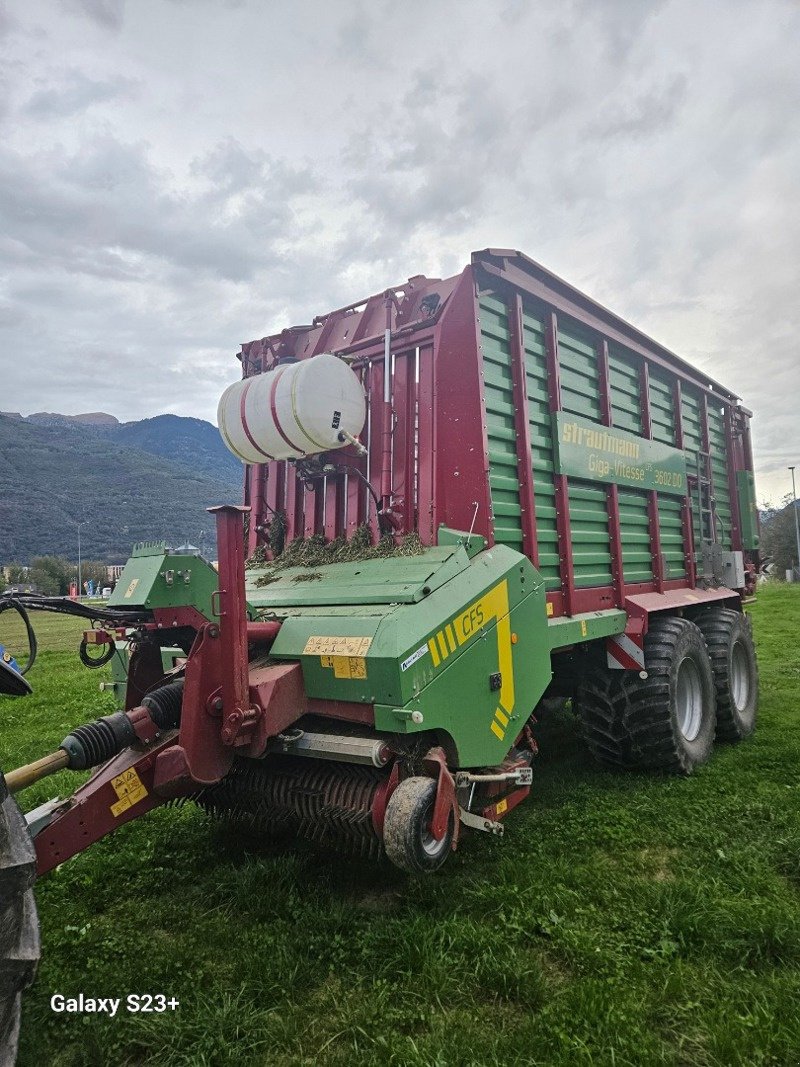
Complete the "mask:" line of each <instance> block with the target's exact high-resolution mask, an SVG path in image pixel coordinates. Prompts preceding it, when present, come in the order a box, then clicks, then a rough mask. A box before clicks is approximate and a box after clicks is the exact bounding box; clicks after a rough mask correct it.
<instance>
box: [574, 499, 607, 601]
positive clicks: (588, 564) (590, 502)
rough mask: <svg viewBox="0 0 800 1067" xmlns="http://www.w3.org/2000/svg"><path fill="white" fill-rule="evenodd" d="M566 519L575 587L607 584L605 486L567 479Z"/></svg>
mask: <svg viewBox="0 0 800 1067" xmlns="http://www.w3.org/2000/svg"><path fill="white" fill-rule="evenodd" d="M569 521H570V526H571V528H572V563H573V567H574V572H575V585H576V587H578V588H584V587H587V586H593V585H610V584H611V552H610V535H609V531H608V503H607V495H606V488H605V486H604V485H594V484H592V483H591V482H580V481H577V480H576V479H570V481H569Z"/></svg>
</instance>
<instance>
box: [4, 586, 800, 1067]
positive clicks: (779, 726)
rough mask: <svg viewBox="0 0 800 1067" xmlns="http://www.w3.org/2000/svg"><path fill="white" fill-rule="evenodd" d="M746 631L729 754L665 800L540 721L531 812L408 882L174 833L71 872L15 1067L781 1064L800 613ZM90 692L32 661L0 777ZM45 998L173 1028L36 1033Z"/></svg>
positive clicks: (47, 739)
mask: <svg viewBox="0 0 800 1067" xmlns="http://www.w3.org/2000/svg"><path fill="white" fill-rule="evenodd" d="M752 612H753V617H754V621H755V630H756V637H757V642H758V647H759V658H760V667H761V677H762V700H761V711H760V722H759V726H758V729H757V732H756V735H755V737H754V738H753V739H752V740H751V741H748V742H746V743H744V744H742V745H720V746H718V747H717V750H716V753H715V756H714V758H713V759H712V761H711V762H710V763H709V765H708V766H707V767H705V768H703V769H702V770H701V771H700V772H699V773H697V774H696V775H695V776H693V777H692V778H689V779H669V778H653V777H649V776H646V775H640V774H630V775H620V774H614V773H611V772H607V771H604V770H601V769H599V768H597V767H596V766H595V765H594V764H593V763H592V762H591V760H590V758H589V757H588V755H587V754H586V752H585V749H584V748H583V745H582V744H581V742H580V740H579V738H578V735H577V731H576V729H575V725H574V722H573V720H572V719H571V717H570V715H569V714H568V713H566V712H559V713H557V714H555V715H553V716H552V717H551V718H550V719H549V720H548V721H545V722H542V723H541V724H540V725H539V726H537V739H538V741H539V743H540V746H541V756H540V758H539V760H538V761H537V763H536V766H535V772H534V788H533V790H532V794H531V797H530V798H529V800H527V801H526V803H525V804H524V805H523V806H522V807H521V808H520V809H518V810H517V811H516V812H514V813H513V814H512V815H511V816H510V817H509V819H508V820H507V822H506V836H505V838H504V839H503V840H502V841H498V840H495V839H490V838H488V837H486V836H479V835H474V834H469V835H468V834H464V836H463V838H462V845H461V847H460V848H459V850H458V852H457V853H455V854H454V855H453V856H452V858H451V859H450V860H449V861H448V863H447V864H446V865H445V867H444V868H443V869H442V871H441V872H440V873H439V874H437V875H436V876H434V877H432V878H430V879H428V880H423V881H414V880H410V879H407V878H405V877H404V876H403V875H401V874H400V873H398V872H396V871H395V870H393V869H392V868H389V867H374V866H370V865H365V864H362V863H359V862H355V861H353V860H348V859H340V858H336V857H332V856H329V855H326V854H323V853H320V852H317V851H315V850H314V849H313V848H310V847H308V846H305V845H302V846H300V847H298V848H295V849H287V848H285V847H283V848H281V847H277V846H275V845H267V844H264V845H259V844H254V843H253V841H252V839H250V840H249V841H248V842H247V844H246V845H245V844H243V843H242V841H239V840H237V839H236V838H232V837H230V836H229V835H228V836H226V835H225V834H224V833H223V832H222V831H220V830H219V829H217V828H216V827H215V826H214V824H212V823H211V822H210V821H209V820H207V819H206V818H205V817H204V816H203V814H202V813H201V812H200V811H199V810H197V809H196V808H194V807H192V806H191V805H187V806H185V807H183V808H169V809H167V808H163V809H160V810H157V811H155V812H153V813H151V814H150V815H149V816H146V817H145V818H143V819H141V820H138V821H136V822H134V823H132V824H131V825H130V826H127V827H125V828H123V829H121V830H120V831H119V832H118V833H117V834H114V835H112V836H111V837H109V838H107V839H105V840H104V841H101V842H99V843H98V844H96V845H94V846H92V848H91V849H90V850H89V851H87V852H86V853H84V854H83V855H81V856H78V857H76V858H75V859H73V860H71V861H69V862H68V863H66V864H64V865H63V866H62V867H61V868H60V869H58V870H57V871H55V872H54V873H53V874H51V875H49V876H47V877H46V878H44V879H42V881H41V882H40V883H39V885H38V887H37V897H38V901H39V909H40V915H41V920H42V933H43V946H44V957H43V961H42V966H41V968H40V973H39V977H38V979H37V982H36V984H35V986H34V987H33V989H32V990H31V991H30V993H29V994H28V996H27V1000H26V1007H25V1014H24V1017H23V1033H22V1052H21V1057H20V1064H21V1065H22V1067H41V1065H42V1064H47V1065H48V1067H83V1065H90V1064H91V1065H94V1064H101V1065H102V1064H109V1065H111V1064H113V1065H114V1067H132V1065H138V1064H145V1063H151V1064H157V1065H159V1067H178V1065H181V1067H190V1065H192V1067H194V1065H199V1067H212V1065H213V1067H217V1065H219V1067H223V1065H229V1064H230V1065H234V1064H236V1065H245V1067H250V1065H253V1067H256V1065H259V1067H261V1065H270V1067H272V1065H279V1067H281V1065H286V1067H289V1065H304V1064H308V1065H315V1064H326V1065H327V1064H331V1065H342V1067H345V1065H346V1067H350V1065H352V1064H354V1063H358V1064H359V1065H361V1064H368V1065H372V1064H374V1065H376V1067H377V1065H384V1064H392V1065H398V1067H400V1065H403V1067H404V1065H412V1064H415V1065H417V1064H418V1065H426V1067H427V1065H434V1064H436V1065H438V1064H441V1065H445V1067H449V1065H451V1064H454V1065H461V1064H463V1065H484V1064H502V1065H506V1064H512V1065H515V1064H519V1065H523V1064H547V1065H550V1064H552V1065H558V1067H575V1065H578V1067H582V1065H587V1067H594V1065H600V1067H605V1065H606V1064H608V1065H611V1064H613V1065H615V1067H643V1065H644V1067H648V1065H650V1064H654V1065H656V1064H668V1065H675V1067H678V1065H681V1067H685V1065H696V1067H728V1065H741V1067H751V1065H762V1067H767V1065H774V1067H785V1065H789V1064H795V1063H798V1062H800V1015H798V1012H797V1004H798V999H799V998H800V717H798V711H799V710H800V707H799V704H800V700H799V698H798V678H799V677H800V674H799V671H800V650H798V646H797V638H796V635H797V632H798V630H799V629H800V589H797V588H792V587H785V586H768V587H766V588H765V589H763V590H762V591H760V593H759V600H758V603H757V604H756V605H755V606H754V608H753V609H752ZM73 640H74V638H73V636H70V639H69V641H68V642H67V647H70V648H72V647H73ZM42 643H43V644H44V642H42ZM102 675H103V672H89V671H86V670H85V669H83V668H81V667H80V666H79V665H78V664H77V661H76V658H75V657H74V656H73V655H68V654H62V653H53V652H47V651H45V652H44V653H43V654H42V657H41V661H40V663H39V664H37V666H36V667H35V668H34V670H33V672H32V674H31V682H32V683H33V685H34V687H35V690H36V692H35V695H34V696H33V697H29V698H25V699H20V700H9V699H3V700H2V704H1V708H2V727H0V765H2V766H4V767H10V766H14V765H17V764H18V763H21V762H25V761H27V760H30V759H33V758H35V757H36V756H39V755H41V754H42V753H43V752H45V751H48V750H49V749H51V748H52V747H54V745H57V744H58V742H59V741H60V740H61V738H62V737H63V735H64V734H65V733H66V732H67V730H68V729H69V728H70V727H72V726H74V725H76V724H77V723H79V722H82V721H85V720H86V719H90V718H92V717H94V716H95V715H97V714H103V713H106V712H108V711H110V710H112V707H113V705H112V703H111V699H110V698H109V697H107V696H105V695H102V694H99V693H98V692H97V681H98V679H99V677H102ZM81 777H82V776H78V775H75V774H70V773H69V772H66V773H63V774H62V775H61V776H60V777H59V778H58V779H53V780H50V781H45V782H42V783H40V784H39V785H37V786H35V787H33V788H32V789H30V790H28V791H27V792H26V793H25V794H23V797H22V799H23V802H24V806H25V807H26V808H31V807H33V806H35V804H37V803H39V802H41V801H42V800H44V799H46V798H47V797H48V796H52V795H53V794H54V793H55V792H57V791H59V790H60V791H61V793H62V795H63V794H64V793H65V792H66V791H67V790H68V789H70V788H74V783H75V782H76V781H78V780H80V778H81ZM54 992H63V993H66V994H76V993H78V992H84V993H86V994H90V993H91V994H94V995H97V996H119V995H122V996H124V995H125V994H127V993H129V992H163V993H166V994H167V995H174V996H175V997H177V998H178V999H179V1000H180V1008H179V1009H178V1010H177V1011H176V1012H174V1013H168V1014H167V1015H163V1016H142V1015H124V1016H119V1015H118V1016H117V1018H116V1019H108V1018H105V1017H100V1016H87V1017H85V1018H84V1019H81V1018H77V1017H65V1016H57V1015H54V1014H53V1012H51V1010H50V1007H49V998H50V996H51V995H52V994H53V993H54Z"/></svg>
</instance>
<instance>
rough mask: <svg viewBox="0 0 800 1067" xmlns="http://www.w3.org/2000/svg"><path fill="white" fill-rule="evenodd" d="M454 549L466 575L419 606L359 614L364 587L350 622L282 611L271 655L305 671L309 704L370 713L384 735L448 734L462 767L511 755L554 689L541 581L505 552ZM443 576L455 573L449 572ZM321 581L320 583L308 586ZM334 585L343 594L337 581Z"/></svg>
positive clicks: (341, 615) (297, 609)
mask: <svg viewBox="0 0 800 1067" xmlns="http://www.w3.org/2000/svg"><path fill="white" fill-rule="evenodd" d="M439 551H441V550H439ZM455 551H456V553H457V554H458V556H459V558H460V561H461V563H462V564H463V566H462V567H461V568H460V569H459V570H457V571H456V572H455V573H452V574H450V576H449V578H448V579H447V580H446V581H441V582H440V583H439V584H438V585H436V586H435V588H432V590H431V592H430V593H428V594H426V595H424V596H423V598H422V599H421V600H411V601H405V602H399V603H398V602H394V603H386V604H383V605H381V606H380V608H377V609H376V608H369V607H368V606H367V607H365V608H361V609H358V608H357V607H355V606H354V605H353V603H352V601H353V600H354V599H355V598H357V597H358V595H359V594H360V587H359V585H358V583H357V581H356V582H351V584H350V590H349V595H348V599H347V601H346V602H345V605H344V606H345V607H347V608H349V612H347V613H345V612H344V611H342V610H340V608H338V607H336V606H333V605H331V606H329V607H327V608H326V609H324V610H325V614H321V613H320V611H321V609H320V607H319V605H313V606H308V607H304V606H302V605H299V606H287V605H285V606H284V608H283V609H281V608H280V607H279V608H277V610H276V611H275V614H276V615H278V616H279V617H281V616H284V617H285V621H284V623H283V625H282V627H281V630H280V632H279V634H278V636H277V638H276V640H275V642H274V644H273V646H272V649H271V651H270V655H271V657H272V658H273V659H276V660H288V661H298V662H299V663H300V664H301V668H302V672H303V682H304V687H305V691H306V693H307V694H308V695H309V696H310V697H320V698H323V699H324V698H327V699H331V700H346V701H354V702H358V703H364V704H374V705H375V716H376V719H375V721H376V726H377V728H378V729H379V730H387V731H391V732H393V733H395V732H400V733H414V732H417V731H419V730H445V731H447V732H448V733H450V735H451V736H452V738H453V740H454V742H455V744H456V747H457V750H458V755H459V764H460V765H461V766H475V765H477V764H485V763H489V764H491V763H494V762H499V761H500V760H501V759H502V758H503V756H505V754H506V753H507V751H508V749H509V747H510V745H511V743H512V742H513V740H514V737H515V736H516V734H517V733H518V732H519V730H520V729H521V727H522V725H523V724H524V722H525V721H526V719H527V718H528V716H529V715H530V713H531V711H532V709H533V707H534V705H535V704H536V702H537V701H538V700H539V698H540V697H541V695H542V693H543V692H544V690H545V689H546V687H547V685H548V684H549V681H550V677H551V667H550V656H549V643H548V640H547V618H546V613H545V603H544V596H545V593H544V582H543V581H542V579H541V577H540V576H539V575H538V573H537V572H536V570H535V569H534V567H533V566H532V564H531V563H530V561H529V560H527V559H526V558H525V557H524V556H522V555H520V554H519V553H517V552H514V551H513V550H511V549H509V548H507V547H505V546H502V545H495V546H494V547H493V548H492V550H491V551H489V552H486V551H484V552H480V553H478V554H477V555H475V556H474V557H473V558H472V559H468V558H467V554H466V552H465V551H464V548H463V546H461V545H457V546H456V548H455ZM411 561H412V560H411V559H404V560H401V561H398V562H402V563H405V564H408V563H409V562H411ZM384 562H385V561H384ZM352 566H355V564H353V565H352ZM321 569H322V570H333V565H329V566H328V567H327V568H321ZM441 570H442V571H443V572H444V573H448V571H447V567H446V564H443V566H442V568H441ZM325 582H326V576H325V575H324V574H323V577H322V578H321V579H320V580H319V582H317V583H307V584H315V585H319V584H324V583H325ZM408 584H409V585H412V584H413V582H409V583H408ZM331 585H332V587H334V588H336V589H338V590H340V591H344V589H345V588H346V587H345V585H344V584H343V583H342V582H341V581H340V580H338V579H336V580H331ZM267 588H272V587H267ZM283 588H284V590H285V591H288V587H286V586H284V587H283ZM354 609H355V610H354ZM359 612H360V613H359ZM498 673H499V674H500V676H501V677H500V688H499V690H498V689H497V687H496V686H494V685H493V677H492V676H495V675H497V674H498ZM498 710H499V711H500V715H499V717H498V714H497V712H498ZM414 712H419V713H420V714H421V716H422V721H421V722H417V723H415V722H414V721H413V720H412V718H411V716H412V713H414ZM493 723H494V726H493V725H492V724H493ZM512 724H513V725H512Z"/></svg>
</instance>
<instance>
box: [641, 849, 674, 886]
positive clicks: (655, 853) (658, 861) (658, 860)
mask: <svg viewBox="0 0 800 1067" xmlns="http://www.w3.org/2000/svg"><path fill="white" fill-rule="evenodd" d="M678 855H679V853H678V849H677V848H643V849H640V850H639V852H638V853H637V859H638V860H639V862H640V863H641V864H642V866H643V867H644V868H645V869H646V871H647V874H648V875H649V877H650V878H652V879H653V881H654V882H674V881H675V874H674V872H673V870H672V865H673V863H674V862H675V860H676V859H677V857H678Z"/></svg>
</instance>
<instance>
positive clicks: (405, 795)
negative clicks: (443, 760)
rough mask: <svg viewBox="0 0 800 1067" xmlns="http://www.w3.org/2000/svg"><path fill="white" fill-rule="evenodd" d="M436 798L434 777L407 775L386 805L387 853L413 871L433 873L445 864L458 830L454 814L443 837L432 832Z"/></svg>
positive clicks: (405, 868)
mask: <svg viewBox="0 0 800 1067" xmlns="http://www.w3.org/2000/svg"><path fill="white" fill-rule="evenodd" d="M435 800H436V782H435V781H434V779H433V778H422V777H419V778H405V779H404V780H403V781H402V782H401V783H400V784H399V785H398V787H397V788H396V789H395V791H394V792H393V793H392V795H391V797H390V798H389V803H388V804H387V805H386V816H385V818H384V822H383V844H384V848H385V849H386V855H387V856H388V857H389V859H390V860H391V861H392V863H394V864H395V865H396V866H397V867H400V869H401V870H404V871H408V872H409V873H410V874H430V873H431V872H432V871H436V870H438V869H439V867H441V865H442V864H443V863H444V861H445V860H446V859H447V857H448V855H449V854H450V849H451V847H452V844H453V834H454V833H455V824H454V818H453V815H452V814H451V816H450V821H449V822H448V825H447V830H446V832H445V835H444V837H443V838H442V839H441V841H437V840H436V838H435V837H434V836H433V833H432V832H431V828H430V824H431V816H432V815H433V805H434V801H435Z"/></svg>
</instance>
